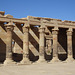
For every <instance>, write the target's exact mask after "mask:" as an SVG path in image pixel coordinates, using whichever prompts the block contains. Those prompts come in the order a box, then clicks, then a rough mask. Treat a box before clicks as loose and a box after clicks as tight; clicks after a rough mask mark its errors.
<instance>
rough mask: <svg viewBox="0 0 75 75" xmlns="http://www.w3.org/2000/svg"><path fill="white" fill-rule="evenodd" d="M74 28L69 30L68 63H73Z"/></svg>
mask: <svg viewBox="0 0 75 75" xmlns="http://www.w3.org/2000/svg"><path fill="white" fill-rule="evenodd" d="M72 31H73V30H72V28H69V30H67V53H68V54H67V55H68V56H67V60H66V61H68V62H71V61H73V60H74V59H73V50H72Z"/></svg>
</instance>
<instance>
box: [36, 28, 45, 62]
mask: <svg viewBox="0 0 75 75" xmlns="http://www.w3.org/2000/svg"><path fill="white" fill-rule="evenodd" d="M44 36H45V28H44V27H40V28H39V37H40V38H39V60H38V61H37V62H46V61H45V55H44V54H45V45H44V44H45V37H44Z"/></svg>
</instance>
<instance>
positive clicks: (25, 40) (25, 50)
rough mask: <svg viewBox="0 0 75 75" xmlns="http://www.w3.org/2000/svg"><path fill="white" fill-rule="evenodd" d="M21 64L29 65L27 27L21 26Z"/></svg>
mask: <svg viewBox="0 0 75 75" xmlns="http://www.w3.org/2000/svg"><path fill="white" fill-rule="evenodd" d="M21 64H31V61H30V60H29V26H26V25H24V26H23V60H22V61H21Z"/></svg>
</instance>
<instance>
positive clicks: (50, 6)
mask: <svg viewBox="0 0 75 75" xmlns="http://www.w3.org/2000/svg"><path fill="white" fill-rule="evenodd" d="M0 11H5V14H10V15H13V16H14V17H15V18H24V17H27V16H35V17H48V18H55V19H61V20H71V21H75V0H0Z"/></svg>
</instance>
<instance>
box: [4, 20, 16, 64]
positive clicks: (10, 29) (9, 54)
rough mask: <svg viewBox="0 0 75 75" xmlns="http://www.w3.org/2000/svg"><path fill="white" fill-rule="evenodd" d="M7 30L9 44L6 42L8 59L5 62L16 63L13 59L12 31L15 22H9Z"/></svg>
mask: <svg viewBox="0 0 75 75" xmlns="http://www.w3.org/2000/svg"><path fill="white" fill-rule="evenodd" d="M5 27H6V31H7V38H6V39H7V44H6V60H5V61H4V64H8V65H9V64H15V63H16V62H14V61H13V60H12V32H13V29H14V24H13V22H12V21H11V22H9V23H8V24H6V25H5Z"/></svg>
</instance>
